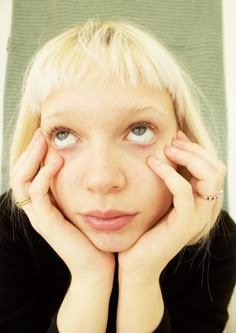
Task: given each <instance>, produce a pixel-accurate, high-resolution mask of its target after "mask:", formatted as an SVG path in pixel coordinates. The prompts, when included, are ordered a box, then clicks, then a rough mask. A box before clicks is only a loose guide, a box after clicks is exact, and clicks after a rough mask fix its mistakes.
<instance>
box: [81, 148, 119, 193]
mask: <svg viewBox="0 0 236 333" xmlns="http://www.w3.org/2000/svg"><path fill="white" fill-rule="evenodd" d="M125 185H126V176H125V172H124V170H123V168H122V166H121V160H120V159H118V158H115V156H114V154H112V153H109V152H108V150H107V151H104V150H103V152H102V151H101V150H100V151H99V149H97V151H96V152H93V153H92V154H91V155H90V158H89V161H88V165H87V166H86V170H85V172H84V176H83V186H84V187H85V188H86V189H87V190H88V191H91V192H94V193H101V194H108V193H112V192H118V191H121V190H122V189H123V188H124V187H125Z"/></svg>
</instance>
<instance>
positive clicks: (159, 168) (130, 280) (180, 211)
mask: <svg viewBox="0 0 236 333" xmlns="http://www.w3.org/2000/svg"><path fill="white" fill-rule="evenodd" d="M165 154H166V156H167V158H168V159H169V160H170V161H171V162H173V163H174V164H177V165H180V166H184V167H186V168H187V170H188V172H189V173H190V175H191V176H190V179H189V180H186V179H185V178H184V177H183V176H181V174H180V173H178V172H177V171H176V170H175V169H174V168H173V167H172V166H170V165H169V164H167V163H165V162H161V161H157V160H155V158H153V157H151V158H149V159H148V164H149V166H150V168H151V169H152V170H153V171H154V172H155V173H156V175H157V177H160V178H161V179H162V180H163V181H164V182H165V184H166V186H167V187H168V189H169V190H170V192H171V193H172V194H173V206H172V207H171V208H170V210H169V211H168V212H167V213H166V214H165V216H163V217H162V218H161V219H160V221H158V222H157V224H156V225H155V226H154V227H153V228H152V229H151V230H149V231H147V232H146V233H145V234H144V235H143V236H142V237H141V238H140V239H139V240H138V241H137V242H136V244H134V245H133V247H131V248H130V249H128V250H127V251H124V252H121V253H119V256H118V261H119V303H118V317H117V328H118V330H117V331H118V332H124V331H127V332H151V331H153V330H154V329H155V328H156V327H157V326H158V325H159V323H160V320H161V318H162V315H163V308H164V305H163V300H162V293H161V289H160V286H159V276H160V274H161V272H162V270H163V269H164V268H165V266H166V265H167V264H168V262H169V261H170V260H171V259H172V258H173V257H174V256H175V255H177V253H178V252H179V251H180V250H181V249H182V248H183V247H184V246H186V245H188V244H190V243H191V242H192V241H193V240H196V239H197V240H198V239H199V235H201V234H202V231H203V230H204V229H205V228H206V226H207V225H208V224H209V222H212V216H213V208H214V204H215V202H214V201H213V200H212V201H211V200H206V199H204V198H203V197H201V195H204V196H206V197H207V196H212V197H213V196H215V195H217V193H218V192H219V190H220V189H221V187H222V184H223V181H224V175H225V166H224V164H223V163H221V162H220V161H219V160H218V159H217V158H216V157H215V156H214V155H212V154H210V153H209V152H207V151H206V150H205V149H203V148H202V147H200V146H199V145H198V144H194V143H192V142H190V140H189V139H188V138H187V137H186V136H185V134H184V133H183V132H181V131H179V132H178V134H177V139H175V140H173V142H172V146H170V147H166V149H165Z"/></svg>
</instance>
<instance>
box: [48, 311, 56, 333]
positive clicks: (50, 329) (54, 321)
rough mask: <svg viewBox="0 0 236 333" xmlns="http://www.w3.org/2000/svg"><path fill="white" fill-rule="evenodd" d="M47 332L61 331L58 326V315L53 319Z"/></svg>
mask: <svg viewBox="0 0 236 333" xmlns="http://www.w3.org/2000/svg"><path fill="white" fill-rule="evenodd" d="M47 333H59V331H58V328H57V317H56V315H55V316H54V317H53V319H52V320H51V325H50V327H49V329H48V331H47Z"/></svg>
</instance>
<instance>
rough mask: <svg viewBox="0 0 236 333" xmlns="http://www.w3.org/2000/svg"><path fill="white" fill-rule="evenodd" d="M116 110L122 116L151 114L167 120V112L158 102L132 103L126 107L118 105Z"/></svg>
mask: <svg viewBox="0 0 236 333" xmlns="http://www.w3.org/2000/svg"><path fill="white" fill-rule="evenodd" d="M118 110H119V111H120V112H121V113H122V115H123V116H125V117H128V116H132V115H142V113H144V114H148V113H149V114H152V115H154V116H157V117H158V118H159V119H160V120H163V121H167V120H168V112H167V111H166V110H165V108H163V106H162V105H160V104H159V103H156V104H134V105H132V106H128V107H119V108H118Z"/></svg>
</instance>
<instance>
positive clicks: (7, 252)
mask: <svg viewBox="0 0 236 333" xmlns="http://www.w3.org/2000/svg"><path fill="white" fill-rule="evenodd" d="M6 200H7V198H3V197H0V332H4V333H7V332H9V333H22V332H24V333H46V332H47V331H48V329H49V327H50V322H51V318H52V317H53V314H55V313H56V311H57V310H58V309H59V307H60V304H61V301H62V299H63V297H64V293H65V292H66V288H67V285H66V284H65V283H64V281H65V279H64V275H66V274H67V272H66V274H64V271H63V269H61V268H62V267H64V266H62V264H61V263H60V259H59V258H58V257H57V255H56V254H55V253H54V252H53V251H52V250H51V248H50V247H49V246H48V244H47V243H46V242H45V241H44V240H43V239H42V238H41V237H39V235H38V234H37V233H36V232H35V231H34V230H33V228H32V227H31V225H30V224H29V221H28V219H25V215H24V214H23V215H22V214H21V213H20V212H19V211H14V212H12V211H11V209H10V208H9V205H7V204H6ZM22 219H23V220H22ZM21 222H22V223H25V224H26V229H27V228H28V231H29V232H30V236H29V235H28V236H29V238H28V237H27V236H26V234H25V232H26V230H25V229H24V230H23V228H22V223H21ZM31 242H32V244H33V245H32V246H34V247H31V244H30V243H31ZM63 274H64V275H63ZM58 290H59V291H60V292H58ZM50 332H53V331H50ZM55 332H57V331H55Z"/></svg>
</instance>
